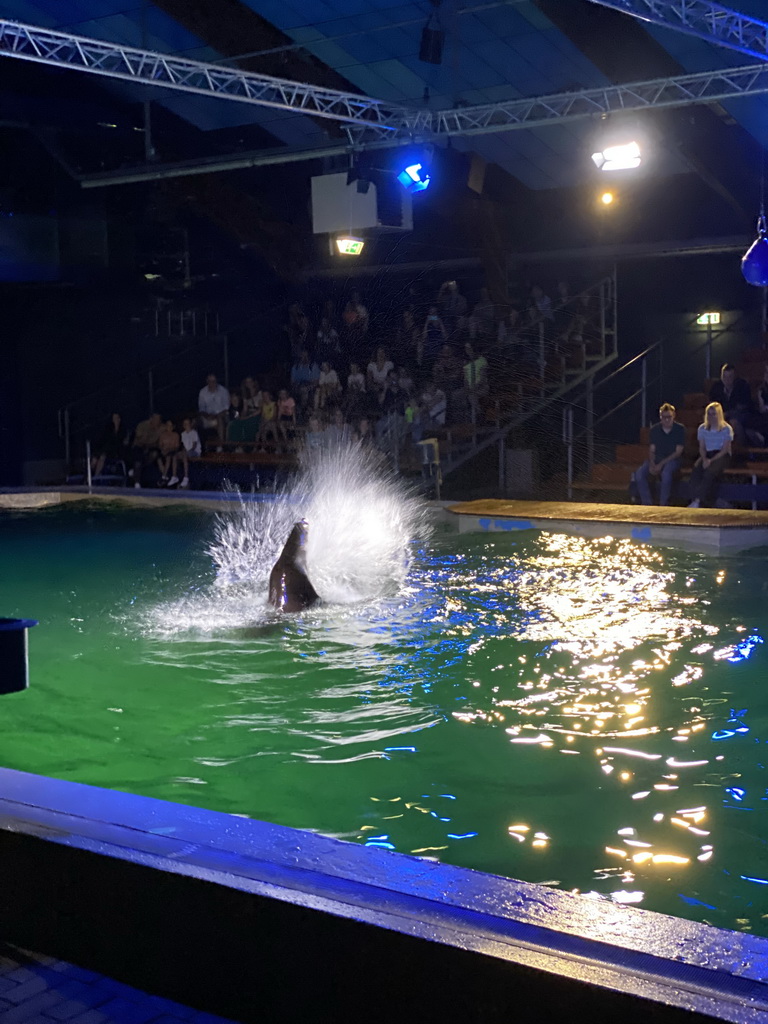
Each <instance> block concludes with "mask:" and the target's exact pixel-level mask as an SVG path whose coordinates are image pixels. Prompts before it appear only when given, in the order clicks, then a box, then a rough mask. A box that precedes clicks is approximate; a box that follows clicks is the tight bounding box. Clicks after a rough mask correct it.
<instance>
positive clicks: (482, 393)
mask: <svg viewBox="0 0 768 1024" xmlns="http://www.w3.org/2000/svg"><path fill="white" fill-rule="evenodd" d="M464 355H465V357H466V362H465V363H464V386H465V390H466V396H467V400H468V402H469V407H470V411H471V413H472V422H473V423H474V422H475V417H476V415H477V408H478V406H479V404H480V402H481V401H482V400H483V399H484V398H487V396H488V360H487V359H486V358H485V356H484V355H483V353H482V351H481V350H480V348H479V347H478V349H477V351H475V348H474V346H473V345H472V342H471V341H468V342H467V343H466V345H465V346H464Z"/></svg>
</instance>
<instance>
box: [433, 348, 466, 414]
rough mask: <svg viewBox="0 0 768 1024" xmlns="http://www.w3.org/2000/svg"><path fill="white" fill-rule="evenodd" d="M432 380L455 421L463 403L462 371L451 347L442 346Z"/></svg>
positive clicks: (460, 363) (459, 361)
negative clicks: (442, 393) (446, 401)
mask: <svg viewBox="0 0 768 1024" xmlns="http://www.w3.org/2000/svg"><path fill="white" fill-rule="evenodd" d="M432 379H433V380H434V382H435V387H436V388H438V390H440V391H443V392H444V393H445V396H446V398H447V399H448V410H449V414H450V416H451V417H452V418H454V419H455V418H456V417H457V416H458V415H459V414H460V411H461V405H462V402H463V393H464V369H463V366H462V362H461V360H460V359H459V357H458V356H457V355H456V352H455V351H454V349H453V348H452V346H450V345H443V348H442V351H441V352H440V355H439V357H438V358H437V359H436V360H435V365H434V366H433V367H432Z"/></svg>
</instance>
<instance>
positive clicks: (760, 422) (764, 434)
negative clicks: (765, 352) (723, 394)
mask: <svg viewBox="0 0 768 1024" xmlns="http://www.w3.org/2000/svg"><path fill="white" fill-rule="evenodd" d="M753 428H754V429H753V436H754V439H755V443H756V444H758V445H760V446H761V447H762V446H763V445H764V444H765V441H766V438H768V363H767V364H766V366H765V370H764V371H763V379H762V381H761V382H760V384H759V385H758V388H757V414H756V416H755V418H754V421H753Z"/></svg>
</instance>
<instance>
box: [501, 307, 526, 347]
mask: <svg viewBox="0 0 768 1024" xmlns="http://www.w3.org/2000/svg"><path fill="white" fill-rule="evenodd" d="M519 320H520V310H519V309H517V308H516V307H515V306H508V307H507V312H506V313H505V314H504V316H503V317H502V318H501V320H499V326H498V328H497V329H496V340H497V341H498V343H499V345H501V346H502V348H512V347H514V346H516V345H517V344H518V343H519V341H520V337H519V335H518V333H517V332H518V324H519Z"/></svg>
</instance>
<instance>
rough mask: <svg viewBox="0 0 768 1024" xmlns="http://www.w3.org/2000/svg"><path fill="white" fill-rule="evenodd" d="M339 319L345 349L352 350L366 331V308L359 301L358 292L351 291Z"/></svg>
mask: <svg viewBox="0 0 768 1024" xmlns="http://www.w3.org/2000/svg"><path fill="white" fill-rule="evenodd" d="M341 319H342V321H343V322H344V328H345V333H346V339H345V340H346V345H347V351H348V352H354V351H355V350H356V349H357V348H358V347H359V345H360V343H361V342H362V340H363V338H364V337H365V335H366V334H367V333H368V310H367V309H366V308H365V306H364V305H363V304H362V302H361V301H360V293H359V292H352V296H351V298H350V300H349V302H348V303H347V304H346V306H345V307H344V312H343V313H342V314H341Z"/></svg>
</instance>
